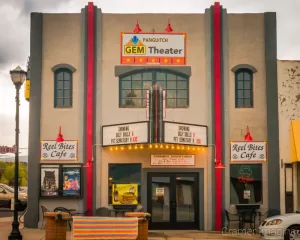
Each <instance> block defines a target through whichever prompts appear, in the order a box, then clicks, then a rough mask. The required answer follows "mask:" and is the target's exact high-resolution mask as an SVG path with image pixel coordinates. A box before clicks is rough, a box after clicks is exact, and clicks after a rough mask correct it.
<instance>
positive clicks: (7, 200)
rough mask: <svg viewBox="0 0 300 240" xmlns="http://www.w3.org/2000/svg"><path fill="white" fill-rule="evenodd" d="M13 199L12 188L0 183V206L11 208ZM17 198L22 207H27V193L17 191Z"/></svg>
mask: <svg viewBox="0 0 300 240" xmlns="http://www.w3.org/2000/svg"><path fill="white" fill-rule="evenodd" d="M13 199H14V189H13V188H11V187H10V186H7V185H6V184H2V183H0V208H11V203H12V201H13ZM19 200H20V202H21V204H22V205H23V206H24V208H26V207H27V193H26V192H19Z"/></svg>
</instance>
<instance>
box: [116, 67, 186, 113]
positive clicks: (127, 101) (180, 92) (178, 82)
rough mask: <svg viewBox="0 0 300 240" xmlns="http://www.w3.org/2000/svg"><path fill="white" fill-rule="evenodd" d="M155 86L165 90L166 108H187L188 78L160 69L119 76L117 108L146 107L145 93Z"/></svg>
mask: <svg viewBox="0 0 300 240" xmlns="http://www.w3.org/2000/svg"><path fill="white" fill-rule="evenodd" d="M155 84H158V86H160V87H162V88H163V89H164V90H166V107H167V108H187V107H188V106H189V77H188V76H186V75H184V74H182V73H178V72H174V71H170V70H161V69H151V70H149V69H147V70H146V69H145V70H139V71H134V72H130V73H127V74H124V75H121V76H120V92H119V96H120V101H119V106H120V107H122V108H143V107H146V92H147V90H148V89H149V88H151V87H152V86H154V85H155Z"/></svg>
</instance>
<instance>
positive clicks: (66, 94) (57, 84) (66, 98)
mask: <svg viewBox="0 0 300 240" xmlns="http://www.w3.org/2000/svg"><path fill="white" fill-rule="evenodd" d="M52 71H53V72H54V107H55V108H70V107H72V100H73V99H72V98H73V89H72V85H73V84H72V75H73V72H75V68H73V67H72V66H70V65H68V64H59V65H56V66H54V67H53V68H52Z"/></svg>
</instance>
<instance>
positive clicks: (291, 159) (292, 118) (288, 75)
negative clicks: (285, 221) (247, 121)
mask: <svg viewBox="0 0 300 240" xmlns="http://www.w3.org/2000/svg"><path fill="white" fill-rule="evenodd" d="M299 69H300V62H299V61H286V60H285V61H278V110H279V136H280V166H281V170H280V172H281V184H280V189H281V209H282V212H286V213H290V212H294V211H298V210H299V206H300V205H299V204H300V202H299V200H300V197H299V194H300V190H299V188H300V184H299V181H300V178H299V174H300V168H299V164H298V162H299V159H300V157H299V152H300V145H299V143H300V139H299V136H300V121H299V119H300V109H299V107H298V105H299V97H300V96H299V83H300V73H299Z"/></svg>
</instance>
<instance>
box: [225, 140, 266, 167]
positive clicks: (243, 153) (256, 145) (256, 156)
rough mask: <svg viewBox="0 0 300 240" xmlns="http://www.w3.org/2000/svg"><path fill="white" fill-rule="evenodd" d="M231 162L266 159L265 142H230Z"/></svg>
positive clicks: (263, 160) (261, 160)
mask: <svg viewBox="0 0 300 240" xmlns="http://www.w3.org/2000/svg"><path fill="white" fill-rule="evenodd" d="M230 161H231V162H265V161H267V143H266V142H254V141H250V142H245V141H242V142H230Z"/></svg>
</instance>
